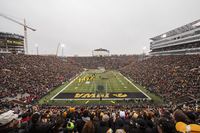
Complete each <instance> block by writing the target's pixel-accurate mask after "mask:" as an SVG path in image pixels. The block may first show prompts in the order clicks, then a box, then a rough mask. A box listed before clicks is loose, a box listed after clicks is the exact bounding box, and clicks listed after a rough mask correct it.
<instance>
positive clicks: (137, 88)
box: [119, 72, 151, 100]
mask: <svg viewBox="0 0 200 133" xmlns="http://www.w3.org/2000/svg"><path fill="white" fill-rule="evenodd" d="M119 74H120V75H121V76H122V77H124V78H125V79H126V80H127V81H128V82H129V83H130V84H132V85H133V86H134V87H135V88H136V89H138V90H139V91H140V92H142V93H143V94H144V95H145V96H146V97H148V99H149V100H151V98H150V97H149V96H148V95H147V94H146V93H145V92H144V91H142V90H141V89H140V88H138V87H137V86H136V85H135V84H133V83H132V82H131V81H130V80H129V79H128V78H127V77H125V76H124V75H122V74H121V73H120V72H119Z"/></svg>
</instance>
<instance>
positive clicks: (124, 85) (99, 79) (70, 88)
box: [38, 69, 163, 105]
mask: <svg viewBox="0 0 200 133" xmlns="http://www.w3.org/2000/svg"><path fill="white" fill-rule="evenodd" d="M92 76H93V77H94V78H93V79H92V78H91V77H92ZM89 77H90V79H88V78H89ZM130 80H131V79H127V78H126V77H124V76H123V75H121V74H120V73H119V72H118V71H103V72H102V71H101V70H97V69H95V70H88V71H84V72H83V73H82V74H80V75H79V76H78V77H76V78H75V79H74V80H72V81H71V82H69V83H64V84H63V85H61V86H60V87H58V88H56V89H54V90H52V91H51V92H50V93H49V94H47V95H46V96H44V97H43V98H41V99H40V100H39V101H38V102H39V104H44V103H48V104H50V105H71V104H72V105H80V104H81V105H83V104H84V105H87V104H95V105H97V104H116V103H122V104H123V103H126V102H125V101H124V100H112V99H111V100H106V99H105V100H102V101H100V100H99V99H96V100H90V99H83V100H78V99H67V98H66V99H63V100H62V99H61V100H56V99H55V98H56V96H57V95H59V94H60V93H94V92H95V93H96V92H97V91H98V86H99V85H101V86H103V88H104V90H103V91H104V92H106V93H112V92H116V93H117V92H131V93H132V92H133V93H134V92H136V93H138V92H143V93H145V94H146V95H147V96H149V97H150V98H151V99H152V100H153V102H154V103H158V104H159V103H163V101H162V99H161V98H160V97H158V96H156V95H155V94H153V93H150V92H149V91H148V90H146V89H145V88H144V87H142V86H140V85H138V84H136V83H135V82H134V81H132V80H131V81H130ZM138 89H140V90H138Z"/></svg>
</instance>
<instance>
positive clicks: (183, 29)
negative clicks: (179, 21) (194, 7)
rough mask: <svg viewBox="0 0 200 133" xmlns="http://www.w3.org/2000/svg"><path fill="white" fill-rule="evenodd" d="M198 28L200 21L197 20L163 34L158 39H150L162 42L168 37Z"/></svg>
mask: <svg viewBox="0 0 200 133" xmlns="http://www.w3.org/2000/svg"><path fill="white" fill-rule="evenodd" d="M198 27H200V19H199V20H196V21H194V22H191V23H189V24H186V25H184V26H181V27H178V28H176V29H174V30H171V31H168V32H166V33H163V34H161V35H158V36H156V37H153V38H150V39H151V40H153V41H157V40H161V39H163V38H166V37H170V36H174V35H177V34H180V33H184V32H186V31H190V30H193V29H196V28H198Z"/></svg>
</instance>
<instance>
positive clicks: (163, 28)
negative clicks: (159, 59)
mask: <svg viewBox="0 0 200 133" xmlns="http://www.w3.org/2000/svg"><path fill="white" fill-rule="evenodd" d="M199 5H200V0H0V13H3V14H5V15H8V16H10V17H12V18H14V19H16V20H18V21H23V18H26V21H27V23H28V25H29V26H31V27H33V28H36V29H37V31H35V32H32V31H28V43H29V52H30V53H32V54H35V53H36V48H35V43H37V44H38V45H39V52H40V53H41V54H55V53H56V48H57V45H58V43H59V42H61V43H64V44H65V45H66V46H65V50H64V52H65V55H67V56H69V55H91V51H92V50H93V49H96V48H106V49H108V50H110V52H111V54H139V53H142V49H143V47H145V46H146V47H147V49H149V38H151V37H154V36H156V35H159V34H161V33H164V32H167V31H169V30H172V29H174V28H177V27H179V26H182V25H184V24H187V23H190V22H192V21H195V20H197V19H200V8H199ZM0 32H11V33H17V34H21V35H23V27H22V26H19V25H17V24H15V23H13V22H11V21H9V20H6V19H4V18H2V17H0ZM146 51H148V50H146ZM59 53H61V49H59Z"/></svg>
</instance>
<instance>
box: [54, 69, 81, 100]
mask: <svg viewBox="0 0 200 133" xmlns="http://www.w3.org/2000/svg"><path fill="white" fill-rule="evenodd" d="M83 73H84V72H82V73H81V74H80V75H79V76H77V77H76V78H75V79H73V80H72V81H71V82H70V83H69V84H67V85H66V86H65V87H64V88H63V89H62V90H60V91H59V92H58V93H57V94H56V95H54V96H53V97H52V98H51V99H50V100H53V99H54V98H55V97H56V96H57V95H58V94H60V93H61V92H62V91H64V90H65V89H66V88H67V87H68V86H69V85H71V84H72V83H73V82H74V81H75V80H76V79H78V78H79V77H80V76H81V75H82V74H83Z"/></svg>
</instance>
